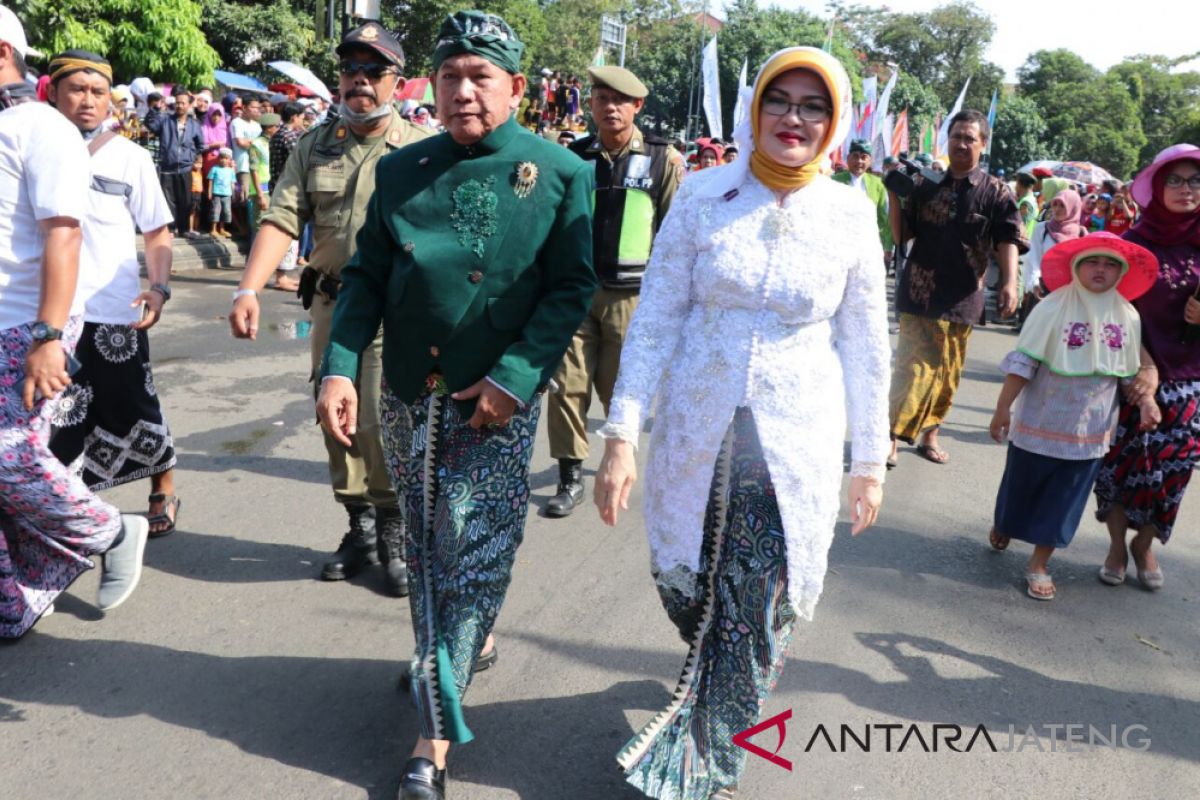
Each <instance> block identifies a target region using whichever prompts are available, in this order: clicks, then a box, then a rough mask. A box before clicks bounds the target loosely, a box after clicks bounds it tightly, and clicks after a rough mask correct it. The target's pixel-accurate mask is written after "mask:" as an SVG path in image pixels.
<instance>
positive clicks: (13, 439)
mask: <svg viewBox="0 0 1200 800" xmlns="http://www.w3.org/2000/svg"><path fill="white" fill-rule="evenodd" d="M81 327H82V320H81V319H79V318H73V319H72V320H71V321H70V322H68V323H67V326H66V329H65V332H64V336H63V347H64V349H67V350H68V351H69V350H70V349H71V348H73V347H74V345H75V341H76V339H77V338H78V337H79V330H80V328H81ZM31 328H32V326H31V325H21V326H19V327H16V328H6V329H4V330H0V354H3V355H0V528H3V535H0V637H4V638H16V637H18V636H21V635H22V634H23V633H25V632H26V631H27V630H29V629H30V628H31V627H33V624H34V623H35V622H37V620H38V618H39V617H40V616H41V615H42V614H43V613H44V612H45V610H46V609H47V608H48V607H49V606H50V604H51V603H53V602H54V598H55V597H57V596H58V595H59V594H61V593H62V592H63V590H65V589H66V588H67V587H68V586H70V585H71V583H72V582H73V581H74V580H75V579H76V578H78V577H79V576H80V575H81V574H83V573H84V572H85V571H86V570H89V569H91V568H92V567H93V566H94V564H93V563H92V562H91V560H90V559H88V556H89V555H92V554H95V553H103V552H104V551H105V550H107V549H108V548H109V545H111V544H112V542H113V540H114V539H116V537H117V534H119V533H120V532H121V517H120V514H119V513H118V512H117V509H115V508H113V507H112V506H110V505H109V504H108V503H105V502H103V501H102V500H100V498H98V497H97V496H96V495H95V494H93V493H92V491H91V490H90V489H88V487H87V485H86V484H84V482H83V481H82V480H81V479H80V478H79V477H78V476H76V475H74V474H72V473H71V471H70V470H69V469H67V467H65V466H63V464H62V462H61V461H59V460H58V459H57V458H55V457H54V454H53V453H51V452H50V447H49V443H50V420H51V418H52V417H53V416H54V414H55V413H56V412H57V407H58V400H59V399H61V397H62V395H61V394H60V395H59V397H58V398H55V399H54V400H48V401H47V400H42V401H39V402H38V403H37V404H35V405H34V408H33V411H26V410H25V405H24V400H23V399H22V393H23V392H24V388H25V356H26V354H27V353H28V352H29V347H30V345H31V343H32V340H33V337H32V335H31ZM46 346H50V345H46Z"/></svg>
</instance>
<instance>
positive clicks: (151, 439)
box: [50, 322, 175, 492]
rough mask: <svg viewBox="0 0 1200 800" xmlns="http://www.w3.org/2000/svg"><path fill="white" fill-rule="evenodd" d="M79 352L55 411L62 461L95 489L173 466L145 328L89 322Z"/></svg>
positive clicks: (55, 444)
mask: <svg viewBox="0 0 1200 800" xmlns="http://www.w3.org/2000/svg"><path fill="white" fill-rule="evenodd" d="M75 357H76V358H77V359H78V360H79V363H80V364H81V365H82V366H81V368H80V370H79V372H77V373H76V374H75V376H74V378H72V383H71V385H70V386H69V387H67V390H66V391H65V392H63V395H62V398H61V400H60V401H59V403H58V410H57V411H56V412H55V414H54V416H53V417H52V418H51V423H52V424H53V425H54V435H53V437H52V438H51V440H50V449H51V450H52V451H54V454H55V455H56V456H58V458H59V460H61V461H62V462H63V463H64V464H67V465H69V466H70V467H71V468H72V469H74V470H76V471H77V472H80V473H81V474H82V475H83V480H84V483H86V484H87V485H88V486H89V487H91V489H92V490H93V491H97V492H98V491H100V490H102V489H108V488H110V487H113V486H119V485H121V484H123V483H129V482H130V481H136V480H140V479H142V478H147V477H149V476H151V475H158V474H159V473H161V472H166V471H167V470H169V469H171V468H172V467H174V466H175V443H174V441H173V440H172V439H171V431H170V429H168V428H167V423H166V422H165V421H164V420H163V414H162V407H161V406H160V405H159V403H158V391H157V390H156V389H155V388H154V376H153V374H152V373H151V370H150V339H149V338H148V337H147V336H146V332H145V331H139V330H134V329H133V328H132V327H131V326H129V325H109V324H102V323H96V322H88V323H85V324H84V326H83V335H82V336H80V337H79V344H78V345H77V346H76V348H75Z"/></svg>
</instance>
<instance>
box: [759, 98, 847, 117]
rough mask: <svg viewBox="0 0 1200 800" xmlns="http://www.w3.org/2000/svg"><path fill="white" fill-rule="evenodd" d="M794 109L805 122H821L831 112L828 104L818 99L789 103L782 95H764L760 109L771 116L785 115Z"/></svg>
mask: <svg viewBox="0 0 1200 800" xmlns="http://www.w3.org/2000/svg"><path fill="white" fill-rule="evenodd" d="M792 109H796V116H798V117H799V118H800V119H802V120H804V121H805V122H823V121H825V120H827V119H829V115H830V114H831V113H832V111H831V110H830V108H829V106H828V105H826V104H825V103H822V102H821V101H819V100H805V101H804V102H803V103H789V102H788V101H787V100H786V99H784V98H782V97H764V98H763V101H762V110H763V113H764V114H769V115H770V116H772V117H786V116H787V115H788V114H789V113H791V111H792Z"/></svg>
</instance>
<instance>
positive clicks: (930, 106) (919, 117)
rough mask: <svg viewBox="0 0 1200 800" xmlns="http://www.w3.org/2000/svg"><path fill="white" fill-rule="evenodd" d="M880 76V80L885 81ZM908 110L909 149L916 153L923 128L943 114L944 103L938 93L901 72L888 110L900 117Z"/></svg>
mask: <svg viewBox="0 0 1200 800" xmlns="http://www.w3.org/2000/svg"><path fill="white" fill-rule="evenodd" d="M883 79H884V78H883V76H880V80H883ZM906 108H907V109H908V140H909V147H910V149H911V150H912V151H913V152H916V151H917V150H918V149H919V147H920V143H919V137H920V136H921V128H922V127H924V126H925V125H931V124H933V121H934V118H935V117H937V116H938V115H939V114H940V113H941V112H942V101H941V99H940V98H939V97H938V96H937V92H935V91H933V89H931V88H930V87H928V86H926V85H925V84H923V83H921V81H920V80H918V79H917V78H916V77H915V76H913V75H910V74H908V73H907V72H904V71H901V72H900V75H899V77H897V78H896V85H895V87H893V89H892V98H891V100H890V101H889V102H888V109H889V110H890V111H891V113H892V114H896V115H898V114H899V113H900V112H902V111H903V110H904V109H906Z"/></svg>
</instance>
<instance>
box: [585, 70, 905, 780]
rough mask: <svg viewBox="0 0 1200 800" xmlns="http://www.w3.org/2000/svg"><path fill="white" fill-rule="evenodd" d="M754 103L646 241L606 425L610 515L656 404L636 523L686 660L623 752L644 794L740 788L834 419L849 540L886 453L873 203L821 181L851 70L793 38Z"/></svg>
mask: <svg viewBox="0 0 1200 800" xmlns="http://www.w3.org/2000/svg"><path fill="white" fill-rule="evenodd" d="M746 101H747V104H748V108H750V113H749V115H748V120H747V121H746V122H744V123H743V124H742V125H741V126H740V127H739V129H738V131H737V132H736V134H735V137H736V139H737V141H738V145H739V149H740V150H741V152H742V153H744V154H746V157H745V158H742V159H739V160H737V161H735V162H733V163H732V164H729V165H727V166H721V167H716V168H712V169H708V170H704V171H702V172H700V173H697V174H695V175H692V176H691V177H689V178H688V180H687V181H686V182H684V184H683V186H682V188H681V189H680V193H679V195H678V196H677V198H676V201H675V205H673V206H672V209H671V212H670V214H668V216H667V218H666V220H665V222H664V224H663V227H662V230H661V231H660V232H659V234H658V237H657V239H656V240H655V243H654V253H653V256H652V258H651V261H650V264H649V266H648V268H647V270H646V277H645V282H644V284H643V287H642V298H641V304H640V306H639V307H638V310H637V312H636V314H635V315H634V318H633V322H632V324H631V328H630V331H629V334H628V337H627V339H626V343H625V348H624V350H623V352H622V354H621V371H620V377H619V378H618V381H617V387H616V393H615V396H614V398H613V403H612V407H611V412H610V414H609V418H608V422H607V424H606V425H605V427H604V428H603V430H602V435H603V436H604V437H605V438H606V439H607V440H608V441H607V443H606V451H605V456H604V461H603V463H602V464H601V467H600V475H599V478H598V480H597V482H596V503H597V505H598V506H599V508H600V512H601V516H602V518H603V519H604V520H605V522H607V523H609V524H615V523H616V521H617V516H618V513H619V509H623V508H627V501H628V496H629V491H630V488H631V486H632V484H633V481H634V480H635V477H636V476H635V470H636V467H635V465H634V457H633V452H634V448H635V446H636V443H637V441H638V434H639V432H640V431H641V428H642V425H643V424H644V423H645V421H646V419H647V417H648V416H649V414H650V412H651V409H652V408H654V400H655V398H656V397H657V399H658V405H657V411H656V413H655V419H654V433H653V436H652V438H651V443H650V453H649V463H648V466H647V470H646V490H645V519H646V527H647V534H648V536H649V538H650V545H651V551H652V559H653V565H652V571H653V573H654V577H655V582H656V584H657V587H658V590H659V593H660V595H661V597H662V601H663V604H664V606H665V607H666V610H667V613H668V615H669V616H670V617H671V620H672V622H674V623H675V624H676V626H677V627H678V628H679V631H680V634H681V635H682V636H683V638H684V640H685V641H686V642H687V643H688V645H689V647H690V652H689V653H688V657H687V661H686V662H685V667H684V670H683V675H682V677H681V678H680V681H679V685H678V688H677V690H676V692H675V695H674V698H673V699H672V702H671V703H670V705H669V706H668V707H667V708H666V709H665V710H664V711H663V712H661V713H660V714H659V715H658V716H657V717H655V719H654V720H653V721H651V722H650V723H649V724H648V725H647V726H646V727H645V728H644V729H643V730H642V731H641V732H640V733H639V734H638V735H637V736H636V737H634V739H633V740H632V741H630V743H629V744H628V745H626V747H625V748H624V749H623V750H622V751H621V753H620V754H619V756H618V760H619V762H620V764H621V766H622V767H623V768H624V770H625V772H626V775H627V778H628V780H629V782H630V783H631V784H633V785H634V786H636V787H637V788H638V789H640V790H641V791H642V792H644V793H645V794H646V795H648V796H650V797H656V798H672V799H674V798H680V799H681V800H709V798H714V797H718V798H723V797H732V796H733V793H734V792H735V791H736V787H737V784H738V782H739V779H740V776H741V773H742V769H743V767H744V766H745V756H746V751H744V750H742V749H741V748H739V747H738V746H736V745H735V744H734V743H733V741H732V740H733V736H734V735H735V734H737V733H738V732H740V731H742V730H745V729H746V728H749V727H751V726H753V725H755V724H756V723H757V722H758V721H759V716H760V713H761V711H762V708H763V704H764V703H765V701H766V699H767V695H768V693H769V692H770V690H771V688H772V687H773V686H774V684H775V682H776V680H777V679H778V677H779V673H780V670H781V668H782V666H783V659H784V655H785V653H786V651H787V646H788V642H789V640H790V638H791V635H792V631H793V628H794V627H795V622H796V621H797V619H800V618H803V619H811V618H812V615H813V610H814V608H815V606H816V604H817V599H818V598H819V597H820V594H821V588H822V584H823V581H824V577H825V571H826V559H827V553H828V550H829V546H830V543H831V541H832V538H833V531H834V525H835V523H836V522H837V515H838V496H839V489H840V486H841V482H842V472H843V467H842V452H843V441H844V438H845V437H844V434H845V432H846V430H847V424H848V426H849V430H850V437H851V439H852V459H851V460H852V463H851V469H850V472H851V478H850V491H849V495H850V496H849V500H850V508H851V509H852V512H851V513H852V517H853V530H852V532H853V533H858V532H860V531H862V530H864V529H865V528H867V527H869V526H870V525H871V524H872V523H873V522H874V520H875V517H876V514H877V513H878V509H879V505H880V502H881V500H882V488H881V484H882V481H883V475H884V461H885V458H886V457H887V453H888V446H889V443H888V419H887V389H888V385H889V366H888V363H889V360H890V356H891V353H890V348H889V345H888V334H887V305H886V302H887V301H886V298H885V294H884V272H883V270H882V269H881V268H880V266H879V265H880V262H881V261H882V258H881V256H882V253H881V252H880V244H879V233H878V229H877V227H876V223H875V210H874V207H873V206H871V205H870V204H869V203H866V202H864V201H863V199H862V194H861V192H858V191H856V190H854V189H852V188H850V187H849V186H844V185H842V184H839V183H835V182H834V181H833V180H831V179H830V178H828V177H825V176H823V175H821V174H820V167H821V164H822V162H824V161H825V159H826V156H827V154H828V153H829V152H830V151H832V150H833V149H834V148H835V147H836V146H837V145H838V144H839V143H840V142H841V141H842V140H843V139H844V138H845V136H846V133H847V130H848V128H849V115H850V102H851V96H850V81H849V78H848V77H847V75H846V72H845V70H844V69H843V68H842V67H841V65H840V64H839V63H838V62H837V61H836V60H835V59H834V58H833V57H832V56H830V55H829V54H827V53H824V52H822V51H820V50H816V49H814V48H808V47H798V48H790V49H787V50H782V51H780V52H778V53H776V54H775V55H774V56H772V57H771V58H770V59H769V60H768V61H767V63H766V65H765V66H764V67H763V68H762V70H761V71H760V72H759V75H758V78H757V80H756V81H755V84H754V88H753V90H752V91H750V92H748V93H747V97H746ZM847 406H848V408H847Z"/></svg>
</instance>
